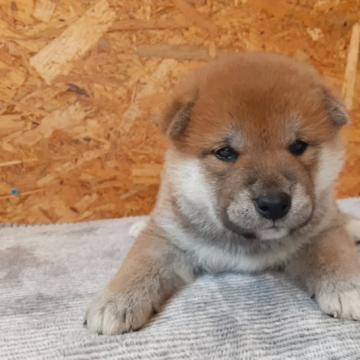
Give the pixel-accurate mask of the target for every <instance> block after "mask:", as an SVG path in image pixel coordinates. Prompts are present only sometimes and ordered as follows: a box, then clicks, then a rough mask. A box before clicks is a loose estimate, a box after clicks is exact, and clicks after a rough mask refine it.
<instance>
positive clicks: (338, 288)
mask: <svg viewBox="0 0 360 360" xmlns="http://www.w3.org/2000/svg"><path fill="white" fill-rule="evenodd" d="M316 300H317V302H318V304H319V306H320V308H321V310H322V311H323V312H325V313H326V314H329V315H331V316H333V317H336V318H342V319H352V320H360V284H359V283H358V282H356V283H354V282H345V283H339V284H335V285H330V286H329V285H327V286H325V287H323V288H322V289H321V290H320V291H319V292H317V294H316Z"/></svg>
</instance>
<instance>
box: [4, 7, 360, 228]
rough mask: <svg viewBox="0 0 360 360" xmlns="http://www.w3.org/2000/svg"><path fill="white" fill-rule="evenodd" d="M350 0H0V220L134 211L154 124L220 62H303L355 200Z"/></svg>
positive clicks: (356, 109) (153, 174)
mask: <svg viewBox="0 0 360 360" xmlns="http://www.w3.org/2000/svg"><path fill="white" fill-rule="evenodd" d="M359 9H360V0H342V1H332V0H315V1H313V0H302V1H293V0H284V1H268V0H251V1H246V0H232V1H229V0H156V1H155V0H141V1H140V0H133V1H115V0H88V1H72V0H62V1H57V0H11V1H10V0H5V1H3V5H1V7H0V74H1V82H0V202H1V205H0V223H14V224H19V223H26V224H35V223H39V224H42V223H53V222H59V223H61V222H76V221H86V220H93V219H101V218H113V217H119V216H129V215H139V214H146V213H148V212H149V211H150V210H151V208H152V206H153V204H154V201H155V196H156V192H157V189H158V186H159V181H160V174H161V169H162V163H163V155H164V151H165V149H166V147H167V145H168V144H167V143H166V140H165V139H164V138H163V137H162V135H161V134H160V131H159V129H158V126H157V124H156V114H157V113H158V111H159V109H161V106H162V104H163V103H164V101H165V100H166V98H167V96H168V93H169V89H170V88H171V87H172V86H173V85H174V84H175V82H176V81H177V80H178V79H179V78H180V77H182V76H183V75H184V74H185V73H187V72H188V71H190V70H192V69H194V68H196V67H198V66H201V65H204V64H206V62H208V61H211V60H212V59H213V58H216V57H217V56H219V55H221V54H226V53H236V52H240V51H243V50H264V51H273V52H281V53H285V54H288V55H290V56H293V57H295V58H297V59H300V60H302V61H306V62H309V63H311V64H313V65H314V66H315V67H316V68H317V69H318V70H319V71H320V72H321V73H322V74H323V75H324V77H325V78H326V79H327V80H328V82H329V83H330V85H331V86H332V87H333V88H334V90H335V92H337V93H338V94H341V90H342V94H343V96H344V99H345V100H346V103H347V104H348V106H349V107H350V106H351V116H352V124H351V125H349V126H347V127H346V129H345V130H344V137H345V138H346V140H347V143H348V157H347V163H346V167H345V169H344V171H343V174H342V176H341V179H340V181H339V184H338V188H337V189H338V196H339V197H345V196H359V195H360V100H359V98H360V81H359V75H358V73H359V63H360V62H359V59H358V57H359V54H358V52H359V44H358V41H359V40H358V39H359V25H357V24H359V21H360V11H359Z"/></svg>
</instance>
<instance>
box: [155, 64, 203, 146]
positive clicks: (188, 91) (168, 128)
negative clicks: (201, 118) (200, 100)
mask: <svg viewBox="0 0 360 360" xmlns="http://www.w3.org/2000/svg"><path fill="white" fill-rule="evenodd" d="M198 85H199V73H198V72H197V71H195V72H193V73H192V74H191V75H190V76H188V77H187V78H185V79H184V80H182V81H181V82H180V83H179V84H178V85H177V87H176V88H175V91H174V92H173V94H172V96H171V98H170V101H168V103H167V106H166V107H165V109H164V110H163V112H162V114H161V116H160V119H159V122H160V127H161V129H162V131H163V133H164V134H165V135H166V136H168V137H169V138H170V139H171V140H178V139H179V138H180V136H181V135H182V134H183V133H184V131H185V128H186V127H187V125H188V124H189V122H190V119H191V115H192V110H193V107H194V105H195V102H196V99H197V97H198Z"/></svg>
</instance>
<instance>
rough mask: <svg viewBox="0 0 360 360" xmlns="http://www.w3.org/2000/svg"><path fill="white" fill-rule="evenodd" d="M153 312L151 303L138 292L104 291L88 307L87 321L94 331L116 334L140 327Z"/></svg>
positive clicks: (89, 327)
mask: <svg viewBox="0 0 360 360" xmlns="http://www.w3.org/2000/svg"><path fill="white" fill-rule="evenodd" d="M151 314H152V307H151V303H149V302H147V301H144V299H142V298H141V297H140V296H137V294H136V293H133V294H127V295H124V294H121V293H113V294H111V293H110V294H109V293H107V292H104V293H103V294H101V295H100V296H99V297H98V298H97V299H96V300H95V301H94V302H93V303H92V304H91V305H90V307H89V308H88V311H87V313H86V320H85V321H86V323H87V327H88V329H89V330H90V331H92V332H94V333H97V334H99V335H101V334H103V335H116V334H123V333H126V332H129V331H132V330H137V329H139V328H140V327H142V326H143V325H144V324H145V323H146V322H147V320H148V319H149V317H150V316H151Z"/></svg>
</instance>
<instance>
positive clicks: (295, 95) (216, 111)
mask: <svg viewBox="0 0 360 360" xmlns="http://www.w3.org/2000/svg"><path fill="white" fill-rule="evenodd" d="M346 121H347V114H346V112H345V110H344V108H343V106H342V104H341V103H340V102H339V101H338V100H337V99H336V98H335V97H334V96H333V95H332V94H331V92H330V91H329V89H328V88H327V87H326V85H325V84H324V83H323V82H322V80H321V79H320V78H319V76H318V74H317V73H316V72H315V71H314V70H313V69H312V68H311V67H309V66H307V65H304V64H300V63H298V62H295V61H293V60H291V59H289V58H287V57H284V56H280V55H274V54H260V53H251V54H241V55H237V56H234V57H229V58H225V59H222V60H220V61H218V62H215V63H213V64H211V65H209V66H208V67H205V68H203V69H201V70H199V71H197V72H195V73H193V74H191V75H190V76H189V78H188V79H187V80H186V81H185V82H183V83H181V84H180V85H179V87H178V88H177V90H176V92H175V95H174V97H173V99H172V101H171V102H170V103H169V106H168V108H167V109H166V111H165V113H164V117H163V120H162V126H163V130H164V132H165V133H166V134H167V136H168V137H169V138H170V139H171V141H172V143H173V153H174V154H175V156H173V157H172V160H171V164H168V165H169V167H170V168H171V169H173V175H171V176H172V178H173V179H172V181H173V182H174V186H175V188H176V191H177V193H178V194H179V195H180V196H181V197H183V198H184V199H185V202H186V203H187V204H188V205H189V208H190V209H191V207H193V208H196V209H198V210H201V209H202V210H203V211H204V213H206V214H209V216H212V217H213V220H214V221H217V222H219V223H221V225H222V226H225V227H226V228H228V229H230V230H232V231H234V232H236V233H238V234H241V235H243V236H245V237H248V238H257V239H259V240H271V239H279V238H282V237H285V236H287V235H288V234H289V233H291V232H294V231H296V230H297V229H300V228H301V227H302V226H304V225H305V224H306V223H307V222H308V221H309V220H310V219H311V217H312V214H313V210H314V208H315V205H316V202H317V201H319V199H320V198H321V197H323V196H324V194H327V193H329V192H331V191H332V188H333V185H334V182H335V180H336V177H337V175H338V173H339V171H340V169H341V166H342V157H343V151H342V144H341V140H340V136H339V130H340V127H341V126H342V125H343V124H345V123H346Z"/></svg>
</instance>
